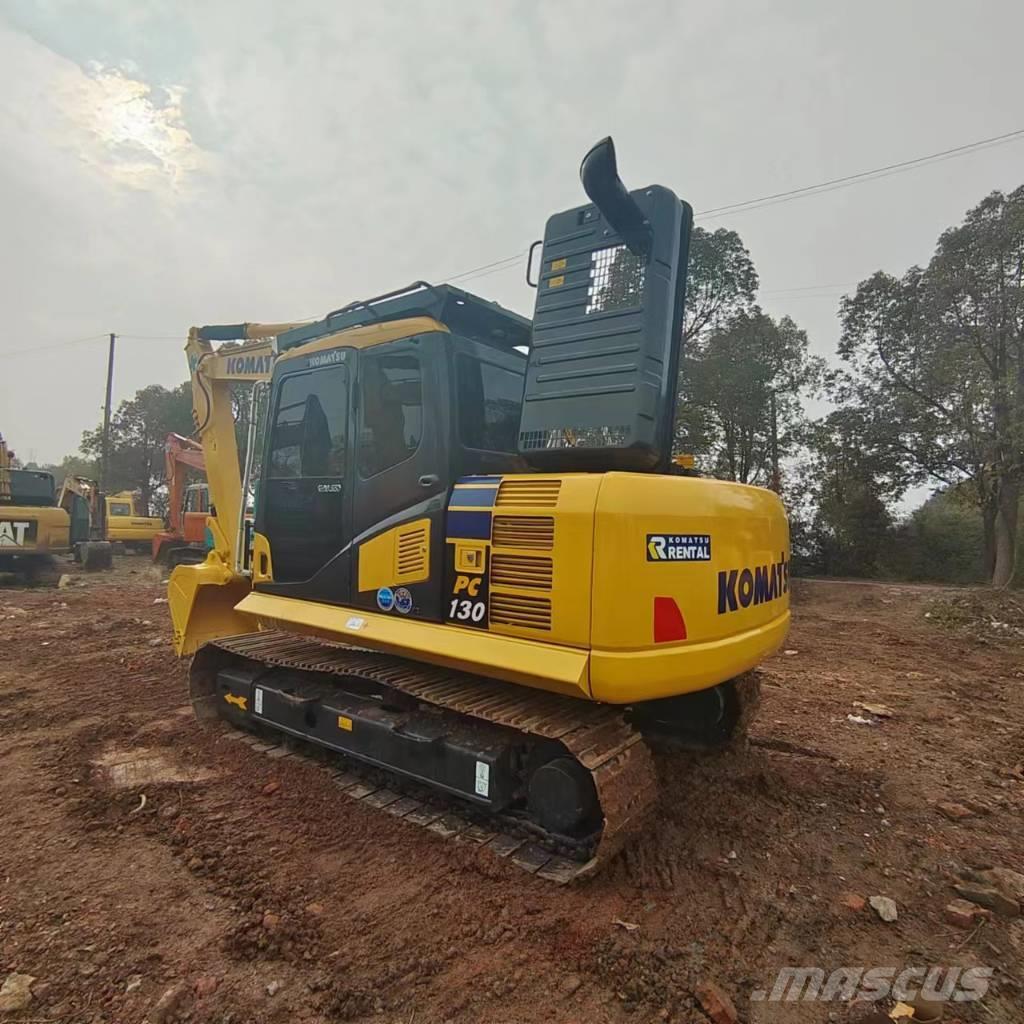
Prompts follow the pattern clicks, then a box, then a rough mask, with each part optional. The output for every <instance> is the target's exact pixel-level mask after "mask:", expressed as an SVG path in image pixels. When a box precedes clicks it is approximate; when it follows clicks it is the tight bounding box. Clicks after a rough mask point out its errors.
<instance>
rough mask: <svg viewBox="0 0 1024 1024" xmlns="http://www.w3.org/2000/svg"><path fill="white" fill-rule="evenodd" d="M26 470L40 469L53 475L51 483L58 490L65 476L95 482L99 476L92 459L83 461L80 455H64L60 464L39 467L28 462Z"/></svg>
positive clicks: (96, 466) (97, 468)
mask: <svg viewBox="0 0 1024 1024" xmlns="http://www.w3.org/2000/svg"><path fill="white" fill-rule="evenodd" d="M25 468H26V469H41V470H43V471H44V472H46V473H52V474H53V482H54V483H55V484H56V486H57V487H58V488H59V487H60V485H61V484H62V483H64V478H65V477H67V476H84V477H87V478H88V479H90V480H95V479H96V477H97V475H98V474H99V466H98V465H97V464H96V462H95V461H94V460H93V459H84V458H82V456H81V455H65V456H64V458H63V459H61V460H60V462H57V463H48V464H46V465H39V464H37V463H35V462H30V463H29V464H28V465H27V466H26V467H25Z"/></svg>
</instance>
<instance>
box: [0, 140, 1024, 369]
mask: <svg viewBox="0 0 1024 1024" xmlns="http://www.w3.org/2000/svg"><path fill="white" fill-rule="evenodd" d="M1022 136H1024V128H1018V129H1016V130H1014V131H1011V132H1004V133H1003V134H1002V135H992V136H990V137H989V138H987V139H978V140H977V141H975V142H967V143H964V144H963V145H961V146H951V147H950V148H949V149H943V150H939V151H938V152H937V153H929V154H927V155H926V156H919V157H914V158H912V159H910V160H901V161H898V162H896V163H890V164H885V165H883V166H881V167H874V168H872V169H871V170H867V171H858V172H857V173H856V174H846V175H843V176H842V177H838V178H829V179H828V180H826V181H820V182H817V183H816V184H813V185H802V186H801V187H799V188H794V189H789V190H787V191H784V192H774V193H772V194H771V195H766V196H759V197H758V198H756V199H744V200H742V201H740V202H738V203H727V204H726V205H724V206H714V207H711V208H710V209H707V210H698V211H697V212H696V214H695V216H697V217H708V216H712V215H723V214H730V213H745V212H747V211H748V210H755V209H759V208H761V207H764V206H775V205H777V204H779V203H786V202H792V201H794V200H796V199H806V198H809V197H810V196H815V195H822V194H824V193H826V192H832V191H835V190H836V189H839V188H849V187H851V186H853V185H858V184H862V183H863V182H865V181H871V180H874V179H877V178H881V177H888V176H889V175H891V174H899V173H902V172H904V171H908V170H914V169H916V168H918V167H924V166H927V165H928V164H931V163H936V162H938V161H941V160H948V159H952V158H954V157H958V156H966V155H968V154H969V153H974V152H978V151H979V150H982V149H987V148H992V147H994V146H1000V145H1004V144H1005V143H1007V142H1012V141H1014V140H1015V139H1019V138H1020V137H1022ZM526 252H527V250H526V249H521V250H520V251H519V252H516V253H513V254H511V255H509V256H504V257H502V258H501V259H497V260H492V261H491V262H490V263H482V264H480V265H479V266H476V267H470V268H469V269H468V270H463V271H460V272H459V273H457V274H451V275H449V276H448V277H446V278H444V280H445V281H451V282H454V281H463V282H466V281H472V280H476V279H477V278H481V277H490V276H491V275H492V274H499V273H502V272H503V271H506V270H511V269H512V268H513V266H515V265H516V264H517V263H518V262H519V260H521V259H522V258H523V257H524V256H525V255H526ZM848 287H853V285H806V286H803V287H799V288H783V289H777V290H775V291H772V292H762V293H761V294H762V295H763V296H770V295H780V294H784V293H787V292H810V291H816V290H819V289H835V290H842V289H844V288H848ZM793 297H794V298H795V297H797V296H795V295H794V296H793ZM807 297H809V298H811V297H824V296H807ZM103 337H106V335H105V334H91V335H89V336H88V337H86V338H75V339H73V340H71V341H59V342H55V343H53V344H52V345H37V346H33V347H31V348H22V349H15V350H14V351H12V352H7V353H4V355H5V356H17V355H26V354H29V353H33V352H45V351H50V350H52V349H58V348H66V347H69V346H71V345H80V344H84V343H85V342H88V341H95V340H97V339H99V338H103ZM118 337H121V338H130V339H132V340H136V341H178V340H181V338H182V336H181V335H180V334H121V335H118Z"/></svg>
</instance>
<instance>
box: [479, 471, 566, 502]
mask: <svg viewBox="0 0 1024 1024" xmlns="http://www.w3.org/2000/svg"><path fill="white" fill-rule="evenodd" d="M561 489H562V481H561V480H552V479H550V478H549V479H546V480H540V479H531V478H530V477H528V476H527V477H523V478H520V479H515V480H503V481H502V482H501V487H499V488H498V499H497V501H495V505H528V506H531V507H533V508H554V507H555V506H556V505H557V504H558V492H559V491H560V490H561Z"/></svg>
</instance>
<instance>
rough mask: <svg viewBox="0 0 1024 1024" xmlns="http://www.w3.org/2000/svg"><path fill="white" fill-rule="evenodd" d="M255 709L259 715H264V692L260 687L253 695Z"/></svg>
mask: <svg viewBox="0 0 1024 1024" xmlns="http://www.w3.org/2000/svg"><path fill="white" fill-rule="evenodd" d="M252 703H253V707H254V708H255V709H256V714H257V715H262V714H263V690H262V689H260V687H258V686H257V687H256V692H255V693H254V694H253V701H252Z"/></svg>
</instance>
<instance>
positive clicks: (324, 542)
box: [169, 139, 789, 881]
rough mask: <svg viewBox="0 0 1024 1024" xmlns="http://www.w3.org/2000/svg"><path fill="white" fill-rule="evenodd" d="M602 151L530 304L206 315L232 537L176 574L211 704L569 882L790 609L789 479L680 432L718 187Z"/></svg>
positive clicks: (221, 520)
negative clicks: (743, 472) (275, 319)
mask: <svg viewBox="0 0 1024 1024" xmlns="http://www.w3.org/2000/svg"><path fill="white" fill-rule="evenodd" d="M581 179H582V182H583V187H584V190H585V191H586V193H587V196H588V197H589V200H590V201H589V202H588V203H586V204H584V205H582V206H579V207H576V208H574V209H571V210H566V211H563V212H561V213H557V214H555V215H553V216H552V217H551V218H550V219H549V220H548V223H547V226H546V230H545V235H544V238H543V240H542V241H541V242H538V243H535V248H536V247H537V246H539V247H540V248H541V254H540V260H539V273H538V279H537V281H536V283H535V284H534V286H535V287H537V298H536V303H535V310H534V316H533V319H532V321H531V320H528V319H526V318H524V317H521V316H518V315H516V314H514V313H511V312H509V311H508V310H505V309H503V308H502V307H500V306H498V305H496V304H494V303H491V302H488V301H486V300H484V299H481V298H479V297H477V296H475V295H472V294H471V293H469V292H465V291H462V290H461V289H458V288H454V287H452V286H450V285H442V286H432V285H429V284H426V283H425V282H417V283H416V284H415V285H413V286H410V287H409V288H404V289H400V290H398V291H395V292H390V293H387V294H384V295H381V296H377V297H376V298H373V299H368V300H365V301H359V302H353V303H350V304H348V305H346V306H343V307H341V308H340V309H336V310H333V311H332V312H330V313H328V314H327V315H326V316H325V317H324V318H323V319H322V320H318V321H316V322H314V323H306V324H273V325H257V324H237V325H230V326H220V327H200V328H193V329H192V330H191V331H190V333H189V339H188V344H187V352H188V356H189V364H190V368H191V371H192V385H193V396H194V405H195V417H196V429H197V434H198V437H199V439H200V441H201V442H202V445H203V452H204V457H205V462H206V468H207V474H208V479H209V486H210V496H211V502H212V508H211V515H210V519H209V523H208V525H209V529H210V531H211V534H212V538H213V543H212V549H211V550H210V552H209V553H208V555H207V557H206V560H205V562H203V563H202V564H200V565H190V566H180V567H179V568H177V569H175V571H174V572H173V574H172V576H171V579H170V585H169V597H170V606H171V614H172V619H173V624H174V642H175V646H176V648H177V650H178V652H179V653H180V654H194V657H193V661H192V666H191V672H190V690H191V697H192V702H193V707H194V709H195V712H196V714H197V716H198V717H199V718H200V719H203V720H206V719H213V718H218V717H219V718H222V719H225V720H227V721H229V722H231V723H234V724H236V725H238V726H241V727H243V728H246V729H250V730H258V731H264V732H266V733H267V734H269V735H271V736H274V737H279V738H280V737H293V738H297V739H299V740H303V741H307V742H310V743H313V744H316V745H318V746H320V747H323V748H327V749H329V750H331V751H334V752H337V753H339V754H341V755H343V756H344V757H345V759H346V763H347V764H348V765H349V766H350V768H349V772H347V773H346V774H345V775H343V776H342V780H341V781H342V782H343V784H344V785H346V786H348V787H351V788H350V789H349V792H350V793H352V794H354V795H356V796H360V797H363V798H365V800H366V802H367V803H370V804H373V805H374V806H379V807H385V806H386V807H387V809H388V810H389V811H390V812H391V813H393V814H396V815H398V816H400V817H403V818H405V819H406V820H408V821H410V822H414V823H417V824H421V825H427V826H428V827H432V828H434V829H435V831H440V832H441V833H442V834H445V835H449V834H453V833H458V832H460V831H461V832H464V834H465V835H467V836H468V837H469V838H472V839H476V840H477V841H480V842H487V843H488V844H489V845H490V847H491V848H492V849H493V850H494V851H495V852H496V853H498V854H503V855H511V858H512V860H514V861H515V862H516V863H519V864H520V865H521V866H523V867H524V868H526V869H527V870H530V871H535V872H537V873H538V874H540V875H542V876H544V877H547V878H551V879H554V880H558V881H566V880H569V879H571V878H575V877H578V876H579V875H581V874H584V873H588V872H590V871H593V870H594V869H595V868H597V867H598V866H599V865H600V864H602V863H603V862H605V861H606V860H607V859H608V858H609V857H610V856H612V855H613V854H614V853H615V852H616V851H617V850H619V849H620V848H621V847H622V846H623V844H624V843H625V842H627V841H628V840H629V839H630V838H631V837H632V836H634V835H636V834H637V833H638V832H639V831H641V830H642V828H643V826H644V824H645V822H646V821H648V819H649V817H650V815H651V812H652V809H653V807H654V805H655V801H656V797H657V782H656V778H657V776H656V772H655V756H656V754H657V753H658V752H659V751H660V750H662V749H664V748H670V749H675V748H679V747H686V748H692V747H695V746H696V747H714V746H718V745H721V744H725V743H728V742H730V741H731V740H733V739H734V738H735V737H737V736H739V735H742V733H743V732H744V730H745V729H746V726H747V724H748V722H749V720H750V717H751V715H752V714H753V712H754V709H755V707H756V702H757V689H758V688H757V676H756V673H754V672H752V671H751V670H753V669H754V668H755V666H757V665H758V663H759V662H761V661H762V660H763V659H764V658H765V657H767V656H768V655H770V654H771V653H773V652H774V651H775V650H776V649H778V647H779V646H780V645H781V644H782V642H783V640H784V638H785V636H786V632H787V629H788V626H789V532H788V525H787V521H786V516H785V512H784V510H783V508H782V505H781V503H780V501H779V499H778V497H777V496H776V495H775V494H772V493H771V492H769V491H767V490H763V489H760V488H755V487H749V486H744V485H740V484H733V483H726V482H722V481H718V480H710V479H701V478H699V477H696V476H693V475H690V474H691V473H692V469H691V466H690V465H688V464H687V463H686V462H685V461H684V462H683V463H681V464H680V463H676V462H674V461H673V458H672V437H673V425H674V420H675V401H676V377H677V368H678V361H679V348H680V339H681V335H682V314H683V304H684V300H685V284H686V269H687V259H688V245H689V237H690V232H691V225H692V211H691V209H690V207H689V205H688V204H686V203H685V202H681V201H680V200H679V199H678V198H677V197H676V196H675V195H674V194H673V193H672V192H671V191H670V190H669V189H667V188H664V187H662V186H658V185H652V186H649V187H647V188H643V189H639V190H636V191H633V192H629V191H627V190H626V188H625V186H624V185H623V184H622V182H621V180H620V179H619V176H618V172H617V168H616V161H615V151H614V147H613V145H612V142H611V140H610V139H606V140H604V141H602V142H601V143H598V145H597V146H595V147H594V148H593V149H592V150H591V151H590V152H589V153H588V154H587V156H586V158H585V159H584V161H583V164H582V166H581ZM532 252H533V250H531V255H532ZM528 280H529V271H528ZM531 283H534V282H531ZM224 341H232V342H237V341H243V342H249V344H243V345H242V347H240V348H233V349H231V350H230V351H227V352H225V351H223V350H221V351H218V350H217V349H215V348H214V344H215V343H216V342H224ZM254 342H255V343H254ZM241 381H254V382H258V383H257V385H256V387H254V390H253V399H252V409H251V415H250V434H249V439H248V444H247V451H246V454H245V458H244V460H240V459H239V455H238V448H237V445H236V440H235V424H234V421H233V416H232V402H231V389H232V387H233V385H235V384H237V383H239V382H241ZM268 382H269V383H268ZM264 397H266V399H267V401H266V406H267V417H266V428H265V431H264V433H265V438H264V441H263V444H262V451H261V452H260V453H257V452H256V451H255V447H256V446H255V443H254V442H255V437H256V420H257V416H256V407H257V405H258V404H259V403H260V402H262V400H263V398H264ZM257 467H258V469H259V472H258V482H257V483H256V484H255V485H254V483H253V479H254V476H255V475H256V474H255V473H254V470H255V469H256V468H257ZM253 494H254V496H255V523H254V527H253V529H252V530H251V531H250V530H249V529H248V528H247V526H246V517H245V514H244V510H245V508H246V506H247V502H248V500H249V499H250V495H253ZM250 533H251V535H250ZM382 769H383V770H384V772H385V776H384V777H385V778H386V779H387V783H386V784H385V785H382V783H381V774H380V770H382ZM367 772H369V774H367ZM460 823H461V824H460Z"/></svg>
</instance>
